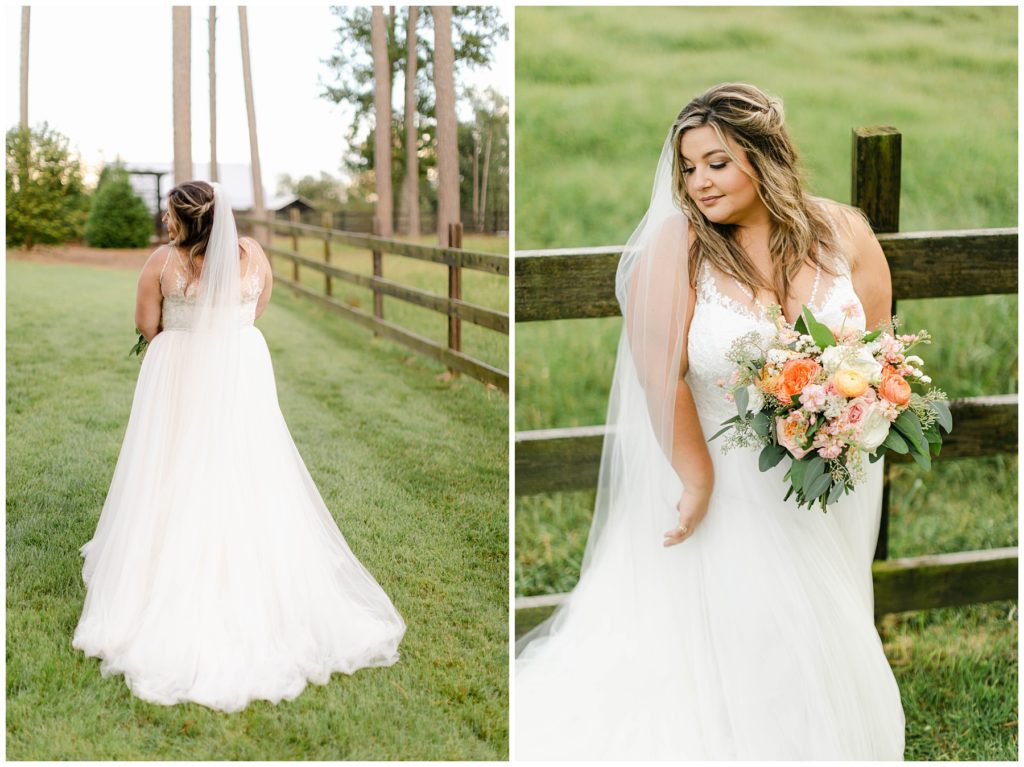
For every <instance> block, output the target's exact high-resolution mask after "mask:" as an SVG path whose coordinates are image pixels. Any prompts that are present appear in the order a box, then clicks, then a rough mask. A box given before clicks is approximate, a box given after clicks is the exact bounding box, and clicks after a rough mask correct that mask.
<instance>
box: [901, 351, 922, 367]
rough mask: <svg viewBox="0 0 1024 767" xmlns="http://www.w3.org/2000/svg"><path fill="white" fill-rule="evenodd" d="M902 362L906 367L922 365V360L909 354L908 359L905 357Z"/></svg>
mask: <svg viewBox="0 0 1024 767" xmlns="http://www.w3.org/2000/svg"><path fill="white" fill-rule="evenodd" d="M903 361H904V362H906V363H907V364H908V365H923V364H924V360H923V359H921V358H920V357H918V356H917V355H916V354H911V355H910V356H909V357H905V358H904V360H903Z"/></svg>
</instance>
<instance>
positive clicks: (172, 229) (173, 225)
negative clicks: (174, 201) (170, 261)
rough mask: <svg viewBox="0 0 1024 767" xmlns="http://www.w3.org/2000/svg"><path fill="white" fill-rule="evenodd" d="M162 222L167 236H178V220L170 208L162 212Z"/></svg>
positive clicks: (173, 237)
mask: <svg viewBox="0 0 1024 767" xmlns="http://www.w3.org/2000/svg"><path fill="white" fill-rule="evenodd" d="M163 222H164V224H165V225H166V226H167V236H168V237H170V238H171V239H172V240H173V239H175V238H176V237H177V236H178V220H177V219H176V218H175V217H174V214H173V213H171V211H170V210H167V211H165V212H164V215H163Z"/></svg>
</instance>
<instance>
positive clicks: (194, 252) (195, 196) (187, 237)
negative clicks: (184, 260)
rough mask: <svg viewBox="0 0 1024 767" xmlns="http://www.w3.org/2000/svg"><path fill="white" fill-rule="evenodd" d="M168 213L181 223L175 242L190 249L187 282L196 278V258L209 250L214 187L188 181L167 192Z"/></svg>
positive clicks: (173, 242)
mask: <svg viewBox="0 0 1024 767" xmlns="http://www.w3.org/2000/svg"><path fill="white" fill-rule="evenodd" d="M167 213H168V215H169V216H171V217H173V219H174V221H175V223H176V224H177V225H178V234H177V236H176V237H174V238H173V239H172V240H171V244H172V245H176V246H178V247H179V248H183V249H185V251H186V252H187V253H188V281H187V282H186V289H187V288H188V285H189V284H191V282H192V281H193V280H194V279H195V278H196V263H195V259H196V257H198V256H202V255H205V254H206V245H207V243H208V242H209V241H210V231H211V230H212V229H213V187H212V186H211V185H210V184H208V183H206V182H205V181H186V182H184V183H182V184H178V185H177V186H176V187H174V188H173V189H171V191H169V192H168V193H167Z"/></svg>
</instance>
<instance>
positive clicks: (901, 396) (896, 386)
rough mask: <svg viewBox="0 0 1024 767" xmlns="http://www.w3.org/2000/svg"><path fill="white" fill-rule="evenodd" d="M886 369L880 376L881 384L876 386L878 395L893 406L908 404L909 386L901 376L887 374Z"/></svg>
mask: <svg viewBox="0 0 1024 767" xmlns="http://www.w3.org/2000/svg"><path fill="white" fill-rule="evenodd" d="M890 370H891V368H890V369H887V370H886V372H885V373H884V374H883V375H882V383H880V384H879V385H878V394H879V395H880V396H881V397H882V398H883V399H887V400H889V401H890V402H891V403H893V404H894V405H900V406H901V407H902V406H903V405H906V404H907V403H908V402H910V384H908V383H907V382H906V381H905V380H904V379H903V377H902V376H900V375H898V374H896V373H892V372H889V371H890Z"/></svg>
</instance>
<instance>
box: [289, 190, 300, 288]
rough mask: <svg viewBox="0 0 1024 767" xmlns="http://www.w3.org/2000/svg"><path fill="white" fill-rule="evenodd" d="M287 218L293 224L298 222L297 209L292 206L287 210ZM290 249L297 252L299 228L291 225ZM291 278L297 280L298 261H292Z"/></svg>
mask: <svg viewBox="0 0 1024 767" xmlns="http://www.w3.org/2000/svg"><path fill="white" fill-rule="evenodd" d="M288 218H290V219H291V222H292V223H293V224H297V223H299V209H298V208H292V209H291V210H289V211H288ZM292 250H293V251H295V252H296V253H298V252H299V230H298V229H296V228H295V227H292ZM292 279H293V280H294V281H295V282H298V281H299V262H298V261H292Z"/></svg>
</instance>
